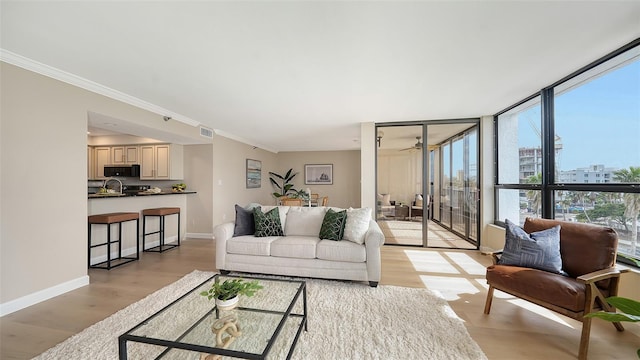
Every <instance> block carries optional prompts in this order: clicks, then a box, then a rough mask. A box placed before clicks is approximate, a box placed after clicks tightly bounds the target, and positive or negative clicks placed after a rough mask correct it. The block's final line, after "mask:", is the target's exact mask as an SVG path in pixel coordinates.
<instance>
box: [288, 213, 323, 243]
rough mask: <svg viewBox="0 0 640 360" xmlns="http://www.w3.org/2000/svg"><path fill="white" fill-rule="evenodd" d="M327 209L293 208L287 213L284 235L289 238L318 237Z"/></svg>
mask: <svg viewBox="0 0 640 360" xmlns="http://www.w3.org/2000/svg"><path fill="white" fill-rule="evenodd" d="M326 212H327V209H326V208H322V207H303V206H292V207H291V208H289V212H288V213H287V223H286V224H285V226H284V233H285V235H287V236H291V235H298V236H313V237H316V236H318V233H319V232H320V228H321V226H322V220H323V219H324V214H325V213H326Z"/></svg>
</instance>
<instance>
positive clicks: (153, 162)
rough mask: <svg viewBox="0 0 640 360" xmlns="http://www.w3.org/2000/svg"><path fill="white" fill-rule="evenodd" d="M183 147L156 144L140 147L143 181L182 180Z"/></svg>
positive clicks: (141, 177) (141, 176)
mask: <svg viewBox="0 0 640 360" xmlns="http://www.w3.org/2000/svg"><path fill="white" fill-rule="evenodd" d="M183 152H184V150H183V146H182V145H177V144H154V145H141V146H140V179H141V180H182V179H183V178H184V170H183V160H182V157H183Z"/></svg>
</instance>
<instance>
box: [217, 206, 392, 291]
mask: <svg viewBox="0 0 640 360" xmlns="http://www.w3.org/2000/svg"><path fill="white" fill-rule="evenodd" d="M273 208H274V206H263V207H262V211H263V212H267V211H269V210H271V209H273ZM277 208H278V213H279V216H280V222H281V225H282V229H283V232H284V235H285V236H267V237H256V236H254V235H244V236H236V237H234V236H233V235H234V226H235V223H234V222H228V223H224V224H220V225H218V226H216V227H215V228H214V230H213V235H214V238H215V241H216V266H217V268H218V269H219V270H220V272H221V273H228V272H230V271H237V272H247V273H260V274H274V275H286V276H299V277H312V278H324V279H341V280H354V281H365V282H369V285H370V286H372V287H375V286H377V285H378V282H379V281H380V272H381V261H380V248H381V247H382V245H383V244H384V235H383V234H382V231H381V230H380V227H379V226H378V224H377V223H376V222H375V221H374V220H372V219H371V215H369V219H368V226H367V223H366V219H365V220H364V226H363V222H362V221H361V223H360V225H359V227H360V230H359V231H360V232H361V234H362V235H363V238H360V239H361V240H363V242H364V243H363V244H359V243H357V242H354V241H350V240H340V241H334V240H323V239H320V238H319V237H318V236H319V235H318V234H319V233H320V227H321V226H322V220H323V218H324V214H325V213H326V211H327V210H328V209H329V208H328V207H298V206H291V207H289V206H277ZM332 209H334V211H340V210H343V209H337V208H332ZM358 210H360V211H359V213H360V214H362V211H361V210H365V209H349V210H348V212H347V226H349V225H350V224H349V219H350V218H349V212H350V211H358ZM367 210H368V209H367ZM370 213H371V210H369V214H370ZM355 218H357V217H356V216H355V215H354V216H353V219H355ZM363 227H364V229H363ZM345 230H347V231H349V229H348V228H347V229H345ZM352 230H353V227H352ZM345 236H346V235H345Z"/></svg>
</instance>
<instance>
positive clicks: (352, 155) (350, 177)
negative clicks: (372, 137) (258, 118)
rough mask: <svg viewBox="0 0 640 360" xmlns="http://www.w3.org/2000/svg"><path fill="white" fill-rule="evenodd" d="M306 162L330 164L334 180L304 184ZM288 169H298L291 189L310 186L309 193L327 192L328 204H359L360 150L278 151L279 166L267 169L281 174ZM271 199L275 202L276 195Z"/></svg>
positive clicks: (323, 194)
mask: <svg viewBox="0 0 640 360" xmlns="http://www.w3.org/2000/svg"><path fill="white" fill-rule="evenodd" d="M305 164H333V184H332V185H306V184H305V183H304V166H305ZM289 169H293V171H294V172H296V173H298V175H296V177H295V178H294V179H293V183H294V187H293V188H294V189H296V190H301V189H302V190H304V189H306V188H309V189H310V190H311V192H312V193H314V194H318V195H319V196H320V197H323V196H328V197H329V206H335V207H340V208H348V207H360V151H358V150H351V151H300V152H281V153H279V154H278V167H277V168H273V169H269V170H268V171H273V172H275V173H277V174H280V175H284V174H285V173H286V172H287V170H289ZM268 171H267V172H266V174H267V175H266V176H267V177H268V176H269V175H268ZM267 181H268V179H267ZM269 188H270V189H271V192H274V191H275V190H276V189H273V188H272V187H271V186H270V185H269ZM271 199H272V200H271V202H270V203H272V204H274V203H275V199H274V198H273V197H272V198H271Z"/></svg>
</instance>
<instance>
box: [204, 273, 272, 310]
mask: <svg viewBox="0 0 640 360" xmlns="http://www.w3.org/2000/svg"><path fill="white" fill-rule="evenodd" d="M260 289H262V285H260V284H259V283H258V280H254V281H244V280H243V279H227V280H225V281H223V282H222V283H221V282H220V280H219V279H216V281H214V282H213V283H212V284H211V287H210V288H209V290H206V291H203V292H201V293H200V295H202V296H206V297H207V298H208V299H209V300H211V299H215V300H216V306H217V307H218V309H219V310H231V309H233V308H235V307H236V306H238V300H239V296H240V295H244V296H253V295H255V293H256V291H258V290H260Z"/></svg>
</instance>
